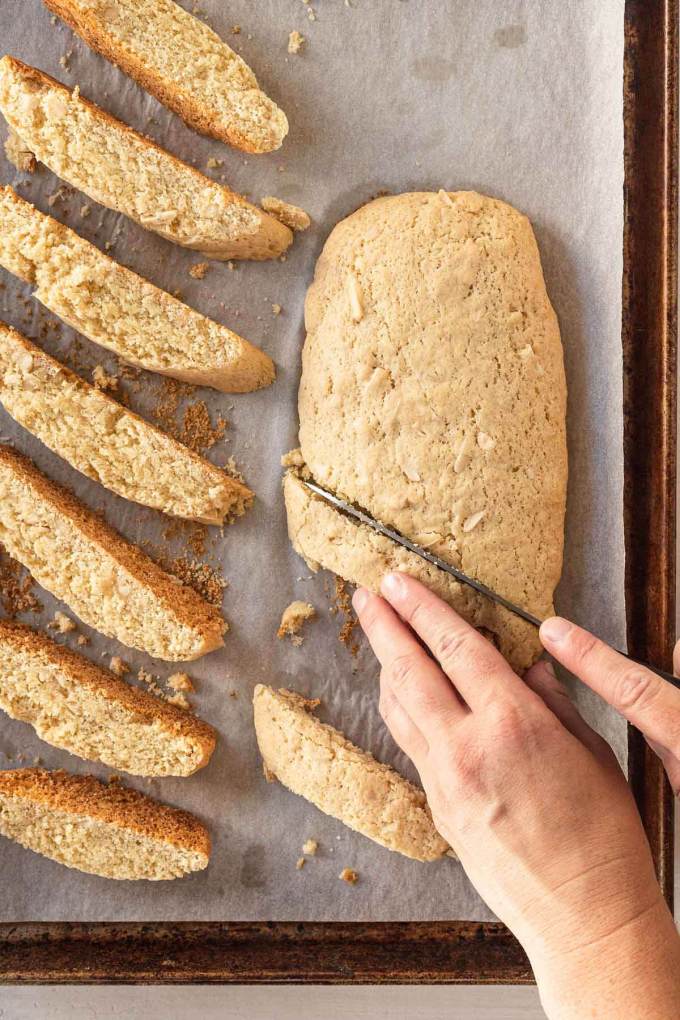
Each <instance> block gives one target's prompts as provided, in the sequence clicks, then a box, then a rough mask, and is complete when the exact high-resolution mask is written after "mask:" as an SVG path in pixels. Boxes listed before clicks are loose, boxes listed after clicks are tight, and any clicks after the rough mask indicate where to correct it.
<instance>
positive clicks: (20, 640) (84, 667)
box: [0, 620, 216, 771]
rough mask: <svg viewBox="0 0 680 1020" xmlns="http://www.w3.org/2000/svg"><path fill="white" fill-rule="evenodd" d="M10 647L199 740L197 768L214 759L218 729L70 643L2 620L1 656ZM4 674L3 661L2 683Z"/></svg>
mask: <svg viewBox="0 0 680 1020" xmlns="http://www.w3.org/2000/svg"><path fill="white" fill-rule="evenodd" d="M9 649H12V650H15V651H19V652H23V653H28V654H29V655H31V656H34V657H37V658H38V659H39V660H41V661H43V662H49V663H51V664H53V665H54V666H56V667H57V668H58V669H59V670H60V671H61V672H63V673H64V674H66V676H67V678H68V680H69V681H73V682H75V683H76V684H77V685H79V686H81V687H83V688H87V689H89V690H90V691H92V692H93V693H96V694H97V695H99V696H100V697H102V698H105V699H106V700H107V701H111V702H115V703H116V704H118V705H120V706H121V707H122V708H124V709H126V710H127V711H129V712H131V713H134V715H135V717H136V721H140V722H142V723H144V724H147V725H151V724H153V723H156V724H160V725H161V727H162V728H163V730H164V731H165V732H167V734H168V735H169V736H175V735H177V734H181V735H182V736H185V737H187V738H189V739H191V740H192V741H195V742H196V743H197V744H198V745H199V746H200V748H201V752H202V756H201V759H200V760H199V762H198V763H197V765H196V769H194V771H196V770H197V769H199V768H202V767H203V766H204V765H207V763H208V761H209V760H210V757H211V755H212V753H213V751H214V750H215V743H216V733H215V730H214V729H213V728H212V726H210V725H209V724H208V723H206V722H203V720H201V719H197V718H196V716H194V715H192V714H191V713H189V712H186V711H185V710H184V709H181V708H177V707H176V706H175V705H171V704H169V703H168V702H167V701H164V700H163V699H162V698H157V697H154V695H152V694H149V693H148V692H147V691H144V690H141V689H140V688H139V687H132V686H131V685H130V684H127V683H125V681H124V680H121V679H120V678H119V677H117V676H115V675H114V674H113V673H111V672H109V670H107V669H103V668H102V667H100V666H95V665H94V663H92V662H90V661H89V659H86V658H84V657H83V656H82V655H78V654H77V652H74V651H73V650H72V649H70V648H68V647H67V646H66V645H58V644H57V643H56V642H55V641H51V640H50V639H49V638H48V637H46V636H45V635H44V634H40V633H38V632H37V631H35V630H32V629H31V628H30V627H27V626H26V625H25V624H22V623H16V622H12V621H9V620H0V656H2V657H3V658H4V655H3V650H4V651H5V652H6V651H7V650H9ZM1 675H2V666H1V665H0V683H1ZM129 771H133V770H132V769H130V770H129Z"/></svg>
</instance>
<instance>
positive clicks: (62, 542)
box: [0, 446, 226, 661]
mask: <svg viewBox="0 0 680 1020" xmlns="http://www.w3.org/2000/svg"><path fill="white" fill-rule="evenodd" d="M0 544H1V545H3V546H4V547H5V549H6V550H7V552H8V553H9V554H10V556H13V557H14V559H16V560H18V561H19V562H20V563H23V565H24V566H25V567H26V568H27V570H29V571H30V573H31V574H32V575H33V577H34V578H35V580H36V581H37V582H38V583H39V584H41V585H42V586H43V588H46V589H47V591H49V592H51V593H52V594H53V595H55V596H56V597H57V598H59V599H62V600H63V601H64V602H66V604H67V605H68V606H70V608H71V609H72V610H73V612H74V613H75V614H76V616H78V617H79V618H80V619H81V620H83V622H84V623H87V624H88V625H89V626H91V627H94V628H95V629H96V630H98V631H100V632H101V633H102V634H105V635H106V636H107V637H113V638H116V639H117V640H118V641H121V642H122V643H123V644H125V645H128V646H130V647H132V648H138V649H139V650H140V651H144V652H147V653H148V654H149V655H153V656H155V657H157V658H159V659H166V660H168V661H183V660H186V661H188V660H191V659H197V658H199V657H200V656H201V655H205V654H206V653H207V652H211V651H214V649H216V648H220V647H221V646H222V644H223V640H222V635H223V633H224V631H225V630H226V623H225V622H224V620H223V619H222V617H221V615H220V613H219V611H218V610H217V608H216V607H215V606H211V605H209V604H208V603H207V602H205V601H204V600H203V599H202V598H201V597H200V596H199V595H197V594H196V592H195V591H194V590H193V589H192V588H189V587H187V586H186V585H183V584H181V582H180V581H179V580H178V579H177V578H175V577H172V576H171V575H170V574H166V573H165V571H164V570H161V568H160V567H159V566H158V565H157V564H156V563H154V562H153V560H151V559H149V557H148V556H146V555H145V554H144V553H143V552H142V551H141V550H140V549H138V548H137V547H136V546H134V545H131V544H130V543H129V542H126V541H125V539H123V538H122V537H121V536H120V535H119V534H118V532H116V531H114V530H113V528H111V527H110V526H109V525H108V524H106V522H105V521H103V520H102V518H101V517H99V516H97V515H96V514H94V513H92V511H91V510H88V509H87V507H85V506H84V505H83V504H82V503H80V502H79V501H78V500H77V499H76V498H75V496H74V495H73V494H72V493H71V492H69V491H68V490H67V489H64V488H62V486H60V485H57V484H56V483H55V482H52V481H50V480H49V479H48V478H46V477H45V476H44V475H42V474H41V473H40V472H39V471H38V469H37V468H36V467H35V465H34V464H32V463H31V461H30V460H28V459H27V458H26V457H23V456H22V455H21V454H19V453H17V452H16V451H14V450H12V449H10V448H9V447H7V446H0Z"/></svg>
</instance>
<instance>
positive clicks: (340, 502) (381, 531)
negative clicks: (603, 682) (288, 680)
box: [300, 478, 680, 690]
mask: <svg viewBox="0 0 680 1020" xmlns="http://www.w3.org/2000/svg"><path fill="white" fill-rule="evenodd" d="M300 481H301V482H302V484H303V485H304V486H305V487H306V488H307V489H309V490H310V492H313V493H315V494H316V495H317V496H319V497H320V498H321V499H323V500H324V501H325V502H326V503H330V504H331V506H334V507H335V508H336V509H337V510H340V511H341V513H344V514H347V515H348V516H349V517H353V518H354V519H355V520H356V521H359V522H360V523H361V524H365V525H366V526H367V527H369V528H371V529H372V530H373V531H375V532H376V533H377V534H378V535H384V536H385V538H389V539H391V540H392V541H393V542H396V543H397V545H400V546H402V547H403V548H404V549H408V551H409V552H412V553H414V554H415V555H416V556H420V558H421V559H423V560H426V561H427V562H428V563H431V564H432V565H433V566H435V567H437V568H438V569H439V570H443V571H444V573H446V574H449V575H450V576H451V577H454V578H455V579H456V581H459V582H460V584H466V585H467V586H468V587H469V588H473V589H474V590H475V591H476V592H479V594H480V595H483V596H484V597H485V598H487V599H490V600H491V601H492V602H495V603H496V604H497V605H499V606H503V608H504V609H507V610H508V611H509V612H511V613H514V614H515V616H519V617H520V618H521V619H522V620H525V621H526V622H527V623H530V624H532V625H533V626H534V627H537V628H538V627H540V626H541V623H542V622H543V621H542V620H540V619H539V618H538V617H537V616H534V614H533V613H530V612H529V611H528V610H527V609H524V608H523V607H522V606H518V605H517V604H516V603H514V602H511V601H510V599H506V598H505V597H504V596H503V595H499V594H498V592H496V591H494V590H493V588H489V587H488V586H487V585H486V584H482V582H481V581H477V580H475V578H474V577H470V576H469V575H468V574H465V573H464V572H463V571H462V570H459V569H458V567H454V566H453V565H452V564H451V563H447V562H446V560H443V559H441V557H439V556H435V555H434V553H431V552H429V550H427V549H423V547H422V546H420V545H418V544H417V543H416V542H412V541H411V539H410V538H406V536H405V535H402V534H401V533H400V532H399V531H395V530H394V529H393V528H389V527H387V525H386V524H382V523H381V522H380V521H377V520H376V519H375V518H374V517H371V515H370V514H367V513H366V511H365V510H360V509H359V508H358V507H356V506H354V505H353V504H352V503H348V502H347V501H346V500H344V499H340V497H339V496H336V495H334V493H332V492H329V491H328V489H324V488H323V487H322V486H321V485H317V483H316V482H310V481H309V480H308V479H306V478H301V479H300ZM614 650H615V651H618V653H619V655H623V656H624V657H625V658H626V659H628V660H629V661H630V662H635V663H636V664H637V665H639V666H644V667H645V668H646V669H651V671H652V672H653V673H656V674H657V675H658V676H660V677H661V678H662V679H663V680H666V681H667V682H668V683H669V684H672V685H673V687H676V688H678V690H680V679H678V677H675V676H673V674H672V673H668V672H666V670H665V669H661V668H660V667H659V666H652V665H650V664H649V663H648V662H642V661H641V660H640V659H634V658H633V656H632V655H629V654H628V653H627V652H622V651H620V649H618V648H617V649H614Z"/></svg>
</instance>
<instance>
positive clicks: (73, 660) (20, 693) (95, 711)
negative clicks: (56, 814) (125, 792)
mask: <svg viewBox="0 0 680 1020" xmlns="http://www.w3.org/2000/svg"><path fill="white" fill-rule="evenodd" d="M0 709H2V710H3V711H4V712H6V713H7V714H8V715H9V716H11V717H12V718H13V719H19V720H20V721H21V722H25V723H28V724H29V725H30V726H32V727H33V729H34V730H35V732H36V733H37V735H38V736H39V737H40V739H41V740H44V741H45V742H46V743H48V744H52V745H53V746H54V747H59V748H61V749H62V750H64V751H69V752H70V753H71V754H75V755H77V756H78V757H80V758H85V759H86V760H88V761H100V762H103V764H104V765H109V766H110V767H111V768H114V769H123V770H124V771H125V772H130V773H132V774H134V775H137V776H154V777H161V776H190V775H192V774H193V773H194V772H196V771H198V769H202V768H203V767H204V766H205V765H207V764H208V762H209V761H210V756H211V755H212V753H213V751H214V750H215V739H216V735H215V731H214V730H213V728H212V726H209V725H208V724H207V723H205V722H202V721H201V720H200V719H197V718H196V717H195V716H194V715H192V714H191V712H187V711H185V710H184V709H181V708H178V707H176V706H175V705H171V704H168V702H167V701H164V700H163V699H162V698H157V697H155V696H154V695H153V694H149V693H148V692H147V691H144V690H140V688H138V687H132V686H131V685H130V684H127V683H125V681H124V680H121V679H119V678H118V677H116V676H114V675H113V673H110V672H109V671H108V670H105V669H102V668H101V667H99V666H96V665H94V664H93V663H91V662H89V661H88V660H87V659H85V658H84V657H83V656H82V655H78V654H77V653H76V652H74V651H72V650H71V649H70V648H67V647H65V646H64V645H58V644H56V642H54V641H51V640H50V639H49V638H48V637H46V636H45V635H44V634H39V633H37V632H36V631H34V630H31V629H30V628H29V627H25V626H23V624H20V623H11V622H8V621H6V620H0Z"/></svg>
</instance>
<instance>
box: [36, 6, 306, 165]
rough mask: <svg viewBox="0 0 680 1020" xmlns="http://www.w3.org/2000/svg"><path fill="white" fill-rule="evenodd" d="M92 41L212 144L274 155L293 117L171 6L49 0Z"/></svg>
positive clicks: (234, 57) (204, 30)
mask: <svg viewBox="0 0 680 1020" xmlns="http://www.w3.org/2000/svg"><path fill="white" fill-rule="evenodd" d="M45 5H46V6H47V7H48V8H49V9H50V10H51V11H54V13H55V14H58V15H59V17H60V18H63V19H64V21H65V22H66V23H67V24H68V25H70V26H71V28H72V29H74V31H76V32H77V33H78V35H80V36H81V37H82V38H83V39H84V40H85V42H86V43H87V44H88V45H89V46H91V47H92V49H94V50H96V51H97V52H98V53H101V54H102V55H103V56H105V57H106V58H107V59H108V60H111V61H112V62H113V63H114V64H117V65H118V67H120V68H121V69H122V70H123V71H125V72H126V73H127V74H129V75H130V77H131V78H134V79H135V81H138V82H139V84H140V85H142V86H143V88H145V89H146V90H147V91H148V92H150V93H151V94H152V95H153V96H155V97H156V99H158V100H159V101H160V102H161V103H164V104H165V105H166V106H168V107H169V108H170V109H171V110H174V112H175V113H177V114H179V116H180V117H181V118H182V120H184V121H186V123H187V124H188V125H189V126H190V127H192V128H194V130H195V131H200V132H201V133H202V134H204V135H209V136H210V137H211V138H219V139H221V141H223V142H228V143H229V144H230V145H234V146H236V148H237V149H243V150H244V152H272V151H273V150H274V149H278V148H279V147H280V145H281V143H282V142H283V139H284V138H285V137H286V135H287V134H288V121H287V119H286V115H285V114H284V113H283V111H282V110H280V109H279V108H278V107H277V106H276V104H275V103H273V102H272V100H271V99H269V98H268V97H267V96H266V95H265V94H264V92H262V90H261V89H260V87H259V86H258V84H257V79H256V78H255V75H254V74H253V72H252V71H251V70H250V68H249V67H248V65H247V64H246V63H245V61H244V60H242V59H241V57H239V56H238V54H237V53H234V51H233V50H232V49H231V48H230V47H229V46H227V44H226V43H224V42H223V41H222V40H221V39H220V37H219V36H218V35H217V34H216V33H215V32H213V31H212V29H210V28H208V26H207V25H205V24H204V23H203V22H202V21H199V20H198V19H197V18H194V17H192V16H191V15H190V14H189V13H188V12H187V11H184V10H182V8H181V7H180V6H179V5H178V4H176V3H173V2H172V0H45Z"/></svg>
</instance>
